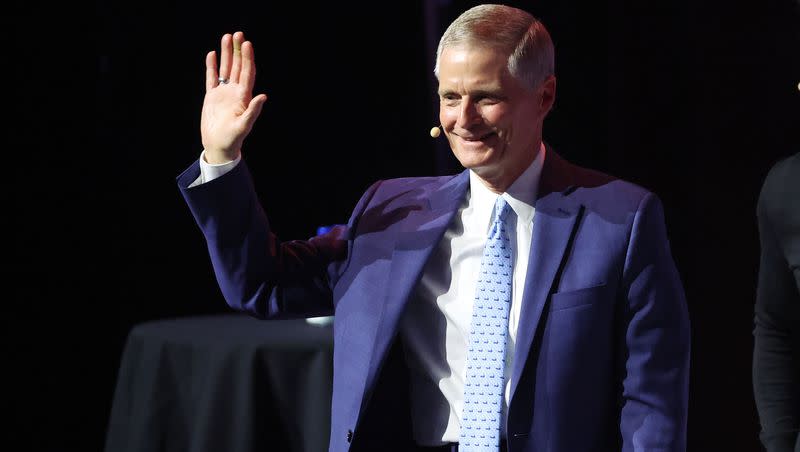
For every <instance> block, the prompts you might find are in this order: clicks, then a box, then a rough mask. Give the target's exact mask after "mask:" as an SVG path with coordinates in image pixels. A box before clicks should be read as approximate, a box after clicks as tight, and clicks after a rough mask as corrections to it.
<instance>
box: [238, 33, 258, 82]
mask: <svg viewBox="0 0 800 452" xmlns="http://www.w3.org/2000/svg"><path fill="white" fill-rule="evenodd" d="M241 53H242V72H241V75H240V77H239V83H241V84H242V85H243V86H244V87H245V89H247V92H249V93H252V92H253V85H254V84H255V81H256V60H255V52H254V51H253V43H251V42H250V41H245V42H243V43H242V52H241Z"/></svg>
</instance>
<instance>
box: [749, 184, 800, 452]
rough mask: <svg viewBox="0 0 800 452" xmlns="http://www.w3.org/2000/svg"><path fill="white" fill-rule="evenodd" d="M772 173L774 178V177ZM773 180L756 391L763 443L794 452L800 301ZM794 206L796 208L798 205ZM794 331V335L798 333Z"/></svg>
mask: <svg viewBox="0 0 800 452" xmlns="http://www.w3.org/2000/svg"><path fill="white" fill-rule="evenodd" d="M775 174H776V173H775V172H774V170H773V172H771V176H772V177H774V176H775ZM774 182H776V181H774V180H772V178H771V177H769V176H768V178H767V180H766V181H765V184H764V187H763V188H762V191H761V194H760V196H759V202H758V207H757V217H758V231H759V239H760V243H761V257H760V266H759V272H758V289H757V294H756V305H755V329H754V331H753V334H754V336H755V344H754V349H753V390H754V395H755V401H756V407H757V408H758V414H759V418H760V422H761V435H760V436H761V442H762V443H763V444H764V446H765V448H766V449H767V451H769V452H783V451H786V452H791V451H792V450H800V449H796V448H795V445H796V444H797V441H800V438H798V429H799V428H800V372H798V368H799V367H800V366H798V364H797V361H796V359H797V357H798V351H797V350H793V347H796V345H794V346H793V345H792V344H793V343H794V344H797V338H796V337H795V339H794V342H793V340H792V337H793V334H794V335H797V334H798V332H797V331H796V329H797V328H798V325H797V322H798V321H799V320H800V315H798V312H797V311H798V306H800V295H799V294H798V288H797V286H796V282H795V279H794V276H793V274H792V270H791V268H790V266H789V263H788V261H787V260H786V257H785V256H784V254H783V252H782V247H781V245H780V237H779V236H778V234H777V233H776V229H777V224H776V223H777V222H778V221H780V215H776V213H778V212H779V211H780V209H776V208H775V207H776V206H774V205H773V203H775V202H776V201H779V200H781V199H784V198H783V197H781V196H775V195H776V193H775V192H774V191H772V188H773V187H771V185H772V184H773V183H774ZM794 202H797V200H796V199H795V200H794ZM793 330H795V331H794V332H793Z"/></svg>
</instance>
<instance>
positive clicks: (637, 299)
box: [620, 193, 690, 452]
mask: <svg viewBox="0 0 800 452" xmlns="http://www.w3.org/2000/svg"><path fill="white" fill-rule="evenodd" d="M622 287H623V288H624V289H625V290H624V291H623V292H622V294H621V295H620V296H621V297H623V300H622V305H623V311H624V313H623V319H624V322H623V324H624V331H623V333H624V337H623V342H624V345H623V349H624V350H625V352H626V355H627V359H626V360H625V362H624V365H625V369H624V375H625V376H624V379H623V382H622V385H623V388H622V390H623V399H622V404H623V405H622V408H621V417H620V433H621V435H622V450H623V451H637V452H638V451H669V452H683V451H685V450H686V424H687V412H688V398H689V353H690V329H689V314H688V309H687V304H686V297H685V293H684V289H683V285H682V283H681V280H680V277H679V274H678V271H677V268H676V266H675V263H674V260H673V258H672V255H671V251H670V246H669V241H668V239H667V233H666V225H665V221H664V213H663V208H662V206H661V202H660V200H659V199H658V197H656V196H655V195H654V194H652V193H650V194H648V195H647V196H645V197H644V199H643V200H642V201H641V203H640V205H639V208H638V209H637V211H636V214H635V218H634V220H633V226H632V231H631V237H630V240H629V246H628V252H627V256H626V258H625V270H624V273H623V286H622Z"/></svg>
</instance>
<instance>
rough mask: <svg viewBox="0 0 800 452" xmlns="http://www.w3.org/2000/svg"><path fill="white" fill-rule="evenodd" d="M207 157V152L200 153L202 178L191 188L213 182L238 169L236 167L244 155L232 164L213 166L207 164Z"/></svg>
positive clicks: (193, 183) (196, 180)
mask: <svg viewBox="0 0 800 452" xmlns="http://www.w3.org/2000/svg"><path fill="white" fill-rule="evenodd" d="M205 155H206V151H203V152H201V153H200V176H199V177H198V178H197V179H195V181H194V182H192V183H191V184H190V185H189V188H191V187H196V186H198V185H200V184H205V183H206V182H211V181H212V180H214V179H217V178H219V177H222V176H224V175H225V174H226V173H228V172H229V171H230V170H232V169H234V168H236V165H238V164H239V161H241V160H242V155H241V154H239V156H238V157H236V159H235V160H232V161H230V162H225V163H218V164H211V163H208V162H206V158H205Z"/></svg>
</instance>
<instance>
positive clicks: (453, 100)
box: [440, 93, 461, 106]
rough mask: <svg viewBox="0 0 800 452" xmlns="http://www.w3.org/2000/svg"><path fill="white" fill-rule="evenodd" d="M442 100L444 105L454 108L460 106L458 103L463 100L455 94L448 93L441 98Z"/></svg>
mask: <svg viewBox="0 0 800 452" xmlns="http://www.w3.org/2000/svg"><path fill="white" fill-rule="evenodd" d="M440 100H441V102H442V103H443V104H444V105H447V106H454V105H458V101H459V100H461V97H459V96H458V95H456V94H453V93H446V94H443V95H441V96H440Z"/></svg>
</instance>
